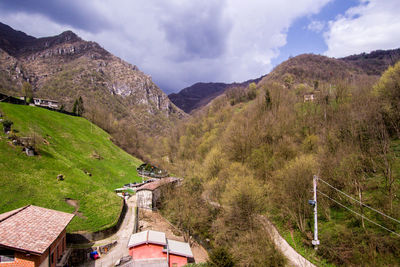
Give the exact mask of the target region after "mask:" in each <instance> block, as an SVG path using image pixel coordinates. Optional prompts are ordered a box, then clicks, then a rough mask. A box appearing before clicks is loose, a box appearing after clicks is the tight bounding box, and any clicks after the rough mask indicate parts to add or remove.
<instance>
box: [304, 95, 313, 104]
mask: <svg viewBox="0 0 400 267" xmlns="http://www.w3.org/2000/svg"><path fill="white" fill-rule="evenodd" d="M314 100H315V95H314V94H306V95H304V102H309V101H311V102H312V101H314Z"/></svg>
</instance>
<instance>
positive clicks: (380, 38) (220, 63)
mask: <svg viewBox="0 0 400 267" xmlns="http://www.w3.org/2000/svg"><path fill="white" fill-rule="evenodd" d="M399 10H400V1H399V0H296V1H293V0H279V1H278V0H275V1H272V0H247V1H243V0H213V1H204V0H85V1H82V0H35V1H32V0H1V1H0V22H2V23H5V24H7V25H9V26H11V27H13V28H14V29H16V30H20V31H23V32H25V33H27V34H29V35H32V36H35V37H46V36H53V35H58V34H60V33H61V32H63V31H66V30H72V31H73V32H75V33H76V34H78V35H79V36H80V37H81V38H83V39H84V40H87V41H95V42H97V43H99V44H100V45H101V46H102V47H104V48H105V49H106V50H108V51H109V52H111V53H113V54H114V55H116V56H118V57H120V58H122V59H123V60H125V61H127V62H129V63H131V64H134V65H136V66H138V67H139V69H140V70H142V71H143V72H145V73H146V74H149V75H151V76H152V79H153V81H154V82H155V83H156V84H157V85H158V86H159V87H160V88H161V89H162V90H163V91H164V92H166V93H167V94H168V93H171V92H178V91H180V90H181V89H183V88H185V87H187V86H190V85H192V84H194V83H196V82H227V83H230V82H241V81H245V80H249V79H254V78H258V77H260V76H262V75H265V74H267V73H269V72H270V71H271V70H272V69H273V68H274V67H275V66H277V65H278V64H280V63H281V62H283V61H285V60H287V59H288V58H289V57H292V56H296V55H299V54H303V53H313V54H321V55H326V56H329V57H344V56H348V55H353V54H359V53H363V52H366V53H368V52H371V51H374V50H378V49H395V48H399V47H400V16H399V15H398V11H399Z"/></svg>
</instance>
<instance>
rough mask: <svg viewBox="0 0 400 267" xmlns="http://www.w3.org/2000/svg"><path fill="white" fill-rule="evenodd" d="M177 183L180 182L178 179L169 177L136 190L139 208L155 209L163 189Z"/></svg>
mask: <svg viewBox="0 0 400 267" xmlns="http://www.w3.org/2000/svg"><path fill="white" fill-rule="evenodd" d="M177 182H179V179H178V178H175V177H168V178H163V179H160V180H157V181H155V182H151V183H147V184H145V185H142V186H141V187H139V188H137V189H136V200H137V206H138V207H139V208H144V209H152V208H155V207H156V204H157V201H158V200H159V199H160V196H161V187H162V186H164V185H167V184H174V183H177Z"/></svg>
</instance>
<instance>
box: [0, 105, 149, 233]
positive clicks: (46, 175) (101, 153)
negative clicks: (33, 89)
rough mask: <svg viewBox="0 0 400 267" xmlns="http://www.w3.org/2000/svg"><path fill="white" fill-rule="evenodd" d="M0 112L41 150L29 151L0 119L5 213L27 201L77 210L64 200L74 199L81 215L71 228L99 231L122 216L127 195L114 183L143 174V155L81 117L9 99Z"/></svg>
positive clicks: (0, 197)
mask: <svg viewBox="0 0 400 267" xmlns="http://www.w3.org/2000/svg"><path fill="white" fill-rule="evenodd" d="M0 113H1V114H2V115H3V119H7V120H11V121H12V122H13V125H12V129H13V133H12V134H15V135H16V136H18V137H22V138H24V137H30V138H31V140H35V146H36V150H37V151H38V155H36V156H33V157H28V156H27V155H26V154H25V153H24V152H23V151H22V146H19V145H13V144H12V142H11V140H10V139H9V138H8V136H7V135H6V134H5V133H4V131H3V126H2V124H0V130H1V133H0V213H3V212H6V211H9V210H13V209H16V208H19V207H22V206H24V205H28V204H32V205H37V206H42V207H46V208H51V209H55V210H60V211H65V212H71V213H72V212H74V210H75V208H74V207H72V206H70V205H68V204H67V203H66V202H65V200H66V199H74V200H77V201H78V205H79V210H78V212H79V214H80V216H75V217H74V219H73V220H72V222H71V223H70V225H69V226H68V229H67V231H68V232H74V231H98V230H101V229H105V228H108V227H110V226H112V225H114V224H115V223H116V222H117V219H118V216H119V213H120V210H121V205H122V200H121V198H119V197H118V196H117V195H116V194H115V193H114V189H115V188H118V187H121V186H122V185H123V184H125V183H129V182H134V181H139V180H140V178H139V177H138V175H137V172H136V167H137V166H139V165H140V164H141V163H142V162H141V161H140V160H139V159H137V158H134V157H132V156H131V155H129V154H128V153H126V152H125V151H123V150H122V149H120V148H119V147H117V146H116V145H114V144H113V143H112V141H111V139H110V135H109V134H108V133H106V132H105V131H103V130H102V129H100V128H99V127H97V126H96V125H94V124H92V123H90V122H89V121H88V120H86V119H84V118H81V117H74V116H69V115H65V114H62V113H58V112H55V111H49V110H46V109H43V108H38V107H32V106H21V105H13V104H7V103H0ZM59 174H62V175H63V176H64V180H63V181H59V180H58V179H57V176H58V175H59Z"/></svg>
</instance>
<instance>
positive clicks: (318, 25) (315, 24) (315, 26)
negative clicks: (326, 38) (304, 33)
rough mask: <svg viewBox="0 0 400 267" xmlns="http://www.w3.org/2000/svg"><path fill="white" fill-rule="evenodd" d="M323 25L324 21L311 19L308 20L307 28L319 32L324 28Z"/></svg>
mask: <svg viewBox="0 0 400 267" xmlns="http://www.w3.org/2000/svg"><path fill="white" fill-rule="evenodd" d="M324 27H325V22H324V21H319V20H313V21H311V22H310V24H308V26H307V29H308V30H310V31H312V32H315V33H320V32H321V31H322V30H323V29H324Z"/></svg>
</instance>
